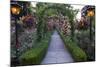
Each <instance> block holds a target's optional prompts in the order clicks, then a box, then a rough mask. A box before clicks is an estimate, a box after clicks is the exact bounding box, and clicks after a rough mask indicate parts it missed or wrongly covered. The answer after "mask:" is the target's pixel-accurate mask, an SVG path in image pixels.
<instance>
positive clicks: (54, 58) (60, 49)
mask: <svg viewBox="0 0 100 67" xmlns="http://www.w3.org/2000/svg"><path fill="white" fill-rule="evenodd" d="M70 62H74V61H73V58H72V57H71V55H70V53H69V52H68V50H67V49H66V48H65V46H64V43H63V41H62V40H61V38H60V35H59V34H58V33H57V31H54V33H53V35H52V37H51V42H50V44H49V48H48V52H47V54H46V56H45V58H44V59H43V61H42V63H41V64H55V63H56V64H58V63H70Z"/></svg>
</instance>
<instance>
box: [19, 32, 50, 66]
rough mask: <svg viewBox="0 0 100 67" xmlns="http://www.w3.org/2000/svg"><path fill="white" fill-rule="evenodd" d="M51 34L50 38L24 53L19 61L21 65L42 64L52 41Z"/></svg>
mask: <svg viewBox="0 0 100 67" xmlns="http://www.w3.org/2000/svg"><path fill="white" fill-rule="evenodd" d="M50 35H51V33H49V34H48V36H47V37H46V38H45V39H43V40H41V42H39V43H37V44H36V45H37V46H35V47H34V48H32V49H30V50H28V51H26V52H25V53H23V54H22V55H21V56H20V58H19V60H20V63H21V65H30V64H35V65H36V64H40V63H41V61H42V60H43V58H44V57H45V54H46V51H47V48H48V42H49V39H50Z"/></svg>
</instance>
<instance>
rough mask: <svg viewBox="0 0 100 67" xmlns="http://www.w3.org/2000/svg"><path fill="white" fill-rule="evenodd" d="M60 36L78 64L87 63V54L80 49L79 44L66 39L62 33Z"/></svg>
mask: <svg viewBox="0 0 100 67" xmlns="http://www.w3.org/2000/svg"><path fill="white" fill-rule="evenodd" d="M59 34H60V35H61V38H62V39H63V41H64V43H65V46H66V48H68V49H69V51H70V52H71V54H72V57H73V58H74V60H75V61H76V62H81V61H87V55H86V53H85V52H84V51H83V50H82V49H81V48H80V47H78V46H77V43H76V42H75V41H72V40H71V39H70V38H69V37H65V36H64V35H63V34H62V33H60V32H59Z"/></svg>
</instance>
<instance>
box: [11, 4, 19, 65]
mask: <svg viewBox="0 0 100 67" xmlns="http://www.w3.org/2000/svg"><path fill="white" fill-rule="evenodd" d="M20 13H21V6H19V5H18V4H11V15H12V16H13V17H14V20H15V35H16V45H15V46H16V47H15V48H16V57H15V64H19V61H18V56H19V54H18V52H19V49H18V48H19V43H18V30H17V28H18V26H17V19H18V17H19V15H20Z"/></svg>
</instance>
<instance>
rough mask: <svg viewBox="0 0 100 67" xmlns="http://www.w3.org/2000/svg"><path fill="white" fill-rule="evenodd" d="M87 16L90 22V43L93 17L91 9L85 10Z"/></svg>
mask: <svg viewBox="0 0 100 67" xmlns="http://www.w3.org/2000/svg"><path fill="white" fill-rule="evenodd" d="M87 16H88V17H89V22H90V42H92V17H93V16H94V11H93V9H89V10H87Z"/></svg>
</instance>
